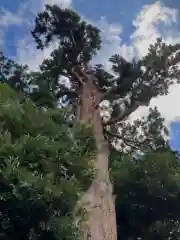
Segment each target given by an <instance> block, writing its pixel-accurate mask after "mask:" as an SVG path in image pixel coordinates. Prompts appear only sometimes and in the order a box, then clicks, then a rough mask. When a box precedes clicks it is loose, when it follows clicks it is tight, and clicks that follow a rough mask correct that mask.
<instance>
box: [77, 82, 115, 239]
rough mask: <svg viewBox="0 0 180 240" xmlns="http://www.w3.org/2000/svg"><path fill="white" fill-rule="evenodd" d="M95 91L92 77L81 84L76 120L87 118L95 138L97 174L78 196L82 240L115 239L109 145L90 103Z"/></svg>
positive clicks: (96, 111)
mask: <svg viewBox="0 0 180 240" xmlns="http://www.w3.org/2000/svg"><path fill="white" fill-rule="evenodd" d="M98 97H99V93H98V91H97V89H96V87H95V86H94V85H93V83H92V81H90V80H89V81H88V82H86V83H85V84H84V86H83V89H82V96H81V111H80V120H83V121H86V122H90V123H91V124H92V126H93V134H94V137H95V140H96V148H97V154H96V159H94V166H95V167H96V169H97V176H96V178H95V179H94V181H93V182H92V184H91V186H90V188H89V189H88V190H87V192H86V193H85V194H84V196H83V197H82V199H81V205H82V206H83V207H84V208H85V210H86V212H87V214H86V216H87V218H86V219H85V221H84V224H83V231H84V239H85V240H87V239H88V240H116V239H117V232H116V214H115V203H114V197H113V193H112V184H111V182H110V179H109V174H108V158H109V146H108V142H107V141H106V139H105V138H104V134H103V126H102V121H101V117H100V110H99V109H95V108H94V106H93V103H94V100H97V98H98Z"/></svg>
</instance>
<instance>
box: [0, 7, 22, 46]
mask: <svg viewBox="0 0 180 240" xmlns="http://www.w3.org/2000/svg"><path fill="white" fill-rule="evenodd" d="M22 21H23V19H22V18H21V17H19V16H16V15H15V14H13V13H11V12H10V11H8V10H6V9H3V8H1V9H0V47H1V48H3V45H4V37H5V33H6V31H7V30H8V27H10V26H13V25H16V26H17V25H20V24H21V23H22Z"/></svg>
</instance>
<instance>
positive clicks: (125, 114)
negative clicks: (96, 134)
mask: <svg viewBox="0 0 180 240" xmlns="http://www.w3.org/2000/svg"><path fill="white" fill-rule="evenodd" d="M139 106H140V103H139V102H138V101H137V102H136V101H135V102H134V104H133V105H132V106H131V107H130V108H129V109H127V111H125V112H124V114H123V115H121V116H118V117H117V118H111V119H110V120H109V121H107V122H105V123H104V125H105V126H106V125H112V124H114V123H117V122H121V121H123V120H126V119H127V118H128V117H129V115H130V114H131V113H133V112H134V111H135V110H136V109H138V107H139Z"/></svg>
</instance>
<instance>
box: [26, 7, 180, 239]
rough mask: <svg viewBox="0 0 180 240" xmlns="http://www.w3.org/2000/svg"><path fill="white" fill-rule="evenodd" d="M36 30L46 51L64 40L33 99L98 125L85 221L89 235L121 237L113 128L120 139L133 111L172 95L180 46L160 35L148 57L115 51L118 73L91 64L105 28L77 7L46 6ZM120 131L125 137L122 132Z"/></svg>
mask: <svg viewBox="0 0 180 240" xmlns="http://www.w3.org/2000/svg"><path fill="white" fill-rule="evenodd" d="M32 35H33V37H34V39H35V40H36V43H37V48H40V49H42V50H43V49H44V48H45V47H46V46H48V45H49V44H51V42H52V41H54V40H56V41H57V42H58V43H59V45H58V48H57V49H55V50H54V51H53V52H52V54H51V57H50V58H49V59H46V60H44V62H43V63H42V65H41V66H40V72H39V73H34V74H33V75H32V76H31V77H32V80H33V83H34V84H36V85H37V89H36V91H35V92H33V93H32V94H31V98H32V99H33V100H34V101H36V102H37V103H38V104H39V105H41V106H45V107H46V108H48V107H51V108H57V107H58V105H59V104H60V103H61V104H63V105H66V106H69V107H70V109H71V111H70V115H69V119H71V120H72V122H71V125H73V124H74V123H75V122H76V121H75V120H79V121H83V122H86V123H90V124H91V125H92V129H93V136H94V139H95V142H96V157H94V159H93V160H94V167H95V168H96V169H97V175H96V178H95V179H94V180H93V181H92V184H91V186H90V188H88V190H87V191H86V192H85V194H84V196H83V197H82V198H81V201H80V202H81V206H84V208H85V209H86V211H87V221H86V222H85V224H84V226H82V227H83V229H84V233H85V239H92V240H102V239H116V238H117V234H116V218H115V215H116V214H115V208H114V197H113V190H112V184H111V182H110V180H109V172H108V162H109V147H110V145H109V143H113V140H112V134H110V133H112V130H113V131H116V138H117V130H119V128H120V127H121V126H123V125H122V122H124V121H125V120H126V119H127V118H128V116H129V115H130V114H131V113H132V112H134V111H135V110H136V109H137V108H138V107H139V106H147V105H148V104H149V102H150V100H151V98H153V97H156V96H158V95H165V94H167V93H168V88H169V86H170V85H171V84H173V83H174V82H176V81H177V82H179V70H178V68H177V67H176V65H177V63H178V62H179V59H180V58H179V49H180V45H179V44H176V45H174V46H172V45H166V44H165V43H164V42H163V41H162V40H161V39H157V42H156V43H155V44H154V45H151V46H150V47H149V53H148V54H147V56H145V57H144V58H142V59H140V60H138V61H132V62H128V61H126V60H125V59H124V58H122V57H121V56H120V55H118V54H115V55H114V56H112V57H111V58H110V62H111V63H112V70H113V72H114V74H110V73H109V72H107V71H106V70H105V69H104V67H103V66H102V65H96V66H93V67H90V63H91V60H92V58H93V57H94V56H95V55H96V53H97V51H98V50H99V49H100V47H101V38H100V30H99V29H97V28H96V27H94V26H92V25H90V24H88V23H86V22H85V21H83V20H81V18H80V17H79V15H78V14H77V13H75V12H74V11H72V10H69V9H61V8H59V7H58V6H57V5H54V6H49V5H46V9H45V11H44V12H41V13H39V14H38V16H37V18H36V21H35V28H34V30H33V31H32ZM114 75H115V76H117V77H115V76H114ZM63 78H66V79H68V81H69V86H67V84H64V83H63V81H62V80H63ZM47 98H48V101H47ZM103 100H108V101H109V103H110V106H111V108H112V113H111V117H110V119H109V120H108V121H103V120H102V118H101V115H100V112H101V109H100V103H101V102H102V101H103ZM70 117H71V118H70ZM108 133H109V134H108ZM118 135H119V136H118V137H119V138H122V140H124V139H123V138H124V136H123V135H122V134H119V133H118ZM109 136H110V138H109Z"/></svg>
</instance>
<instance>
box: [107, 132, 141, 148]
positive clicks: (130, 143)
mask: <svg viewBox="0 0 180 240" xmlns="http://www.w3.org/2000/svg"><path fill="white" fill-rule="evenodd" d="M105 133H107V134H108V135H110V136H112V137H114V138H117V139H120V140H123V141H124V143H125V144H126V145H127V146H129V147H131V148H134V149H139V148H138V147H137V146H135V145H134V141H132V140H129V139H126V138H124V137H122V136H120V135H118V134H116V133H113V132H110V131H108V130H107V129H105Z"/></svg>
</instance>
